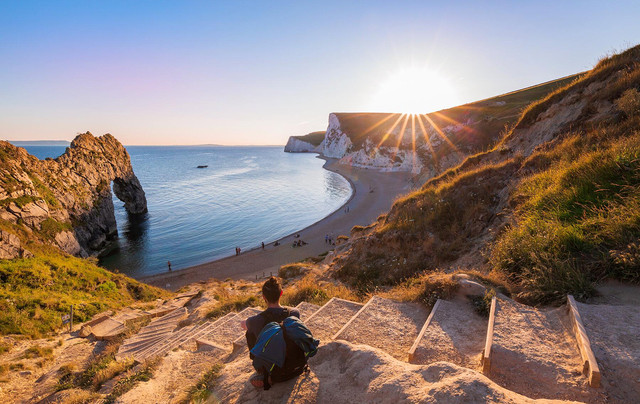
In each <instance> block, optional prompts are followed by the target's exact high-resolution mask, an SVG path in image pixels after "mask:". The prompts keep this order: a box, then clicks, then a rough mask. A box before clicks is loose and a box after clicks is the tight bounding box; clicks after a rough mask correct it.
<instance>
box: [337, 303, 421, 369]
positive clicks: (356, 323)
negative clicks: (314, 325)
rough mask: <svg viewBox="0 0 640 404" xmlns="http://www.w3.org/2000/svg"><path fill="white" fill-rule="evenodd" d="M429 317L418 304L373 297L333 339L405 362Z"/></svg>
mask: <svg viewBox="0 0 640 404" xmlns="http://www.w3.org/2000/svg"><path fill="white" fill-rule="evenodd" d="M428 314H429V312H428V310H427V309H426V308H425V307H424V306H422V305H421V304H418V303H404V302H397V301H394V300H390V299H385V298H382V297H379V296H373V297H372V298H371V299H370V300H369V301H368V302H367V303H366V304H365V305H364V306H362V308H361V309H360V310H359V311H358V312H357V313H356V314H355V315H354V316H353V317H352V318H351V319H350V320H349V321H348V322H347V323H346V324H345V325H344V326H343V327H342V328H341V329H340V330H339V331H338V332H337V333H336V334H335V335H334V336H333V339H342V340H345V341H349V342H352V343H355V344H366V345H369V346H372V347H374V348H378V349H381V350H383V351H385V352H387V353H388V354H390V355H391V356H393V357H395V358H396V359H399V360H403V361H406V360H407V359H408V352H409V348H410V347H411V346H412V345H413V343H414V342H415V340H416V337H417V336H418V334H419V333H420V330H421V329H422V326H423V325H424V322H425V321H426V319H427V317H428Z"/></svg>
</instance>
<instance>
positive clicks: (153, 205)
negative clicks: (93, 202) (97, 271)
mask: <svg viewBox="0 0 640 404" xmlns="http://www.w3.org/2000/svg"><path fill="white" fill-rule="evenodd" d="M26 149H27V150H28V151H29V152H30V153H31V154H33V155H34V156H36V157H38V158H40V159H43V158H46V157H57V156H59V155H60V154H62V153H64V150H65V148H64V147H56V146H27V147H26ZM127 150H128V151H129V154H130V155H131V164H132V165H133V169H134V171H135V173H136V175H137V176H138V179H139V180H140V183H141V184H142V187H143V188H144V190H145V193H146V195H147V202H148V207H149V213H148V214H147V215H145V216H144V217H143V218H142V219H139V218H133V217H131V218H130V217H128V214H127V212H126V211H125V210H124V208H123V203H122V202H120V201H119V200H118V199H116V198H115V197H114V206H115V213H116V220H117V222H118V233H119V237H118V240H117V243H116V244H117V245H116V248H115V249H114V251H113V252H112V253H111V254H109V255H107V256H106V257H103V258H102V259H101V260H100V263H101V265H103V266H105V267H106V268H109V269H116V268H117V269H118V270H120V271H121V272H123V273H126V274H128V275H131V276H136V277H139V276H143V275H151V274H154V273H159V272H165V271H166V270H167V261H169V260H170V261H171V264H172V268H173V269H180V268H184V267H187V266H191V265H196V264H201V263H204V262H207V261H210V260H213V259H217V258H222V257H224V256H228V255H233V254H234V253H235V250H234V249H235V247H240V248H242V249H243V250H247V249H250V248H254V247H257V246H259V245H260V243H261V242H262V241H264V242H265V243H267V242H270V241H274V240H276V239H278V238H280V237H283V236H285V235H287V234H291V233H293V232H295V231H296V230H299V229H302V228H304V227H306V226H308V225H310V224H312V223H314V222H316V221H318V220H320V219H322V218H323V217H325V216H327V215H328V214H330V213H331V212H333V211H334V210H336V209H338V208H339V207H340V206H341V205H342V204H343V203H344V202H346V201H347V199H348V198H349V197H350V195H351V187H350V186H349V183H348V182H347V181H346V180H345V179H344V178H343V177H341V176H340V175H338V174H335V173H332V172H330V171H327V170H324V169H323V168H322V165H323V164H324V161H323V160H320V159H318V158H316V157H315V155H312V154H304V153H284V152H283V151H282V147H279V146H278V147H208V146H206V147H205V146H194V147H190V146H175V147H174V146H170V147H169V146H166V147H165V146H129V147H127ZM198 165H208V166H209V167H208V168H200V169H199V168H197V166H198Z"/></svg>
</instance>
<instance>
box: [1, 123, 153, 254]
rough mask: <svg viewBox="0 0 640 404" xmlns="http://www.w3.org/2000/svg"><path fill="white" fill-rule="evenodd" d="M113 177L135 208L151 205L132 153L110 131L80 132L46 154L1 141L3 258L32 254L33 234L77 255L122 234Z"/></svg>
mask: <svg viewBox="0 0 640 404" xmlns="http://www.w3.org/2000/svg"><path fill="white" fill-rule="evenodd" d="M111 183H113V190H114V192H115V194H116V196H117V197H118V198H119V199H120V200H121V201H123V202H124V206H125V208H126V209H127V211H128V212H129V213H131V214H143V213H145V212H146V211H147V200H146V197H145V194H144V190H143V189H142V186H141V185H140V182H139V181H138V178H137V177H136V176H135V174H134V172H133V169H132V167H131V160H130V158H129V153H127V151H126V150H125V148H124V147H123V146H122V144H121V143H120V142H119V141H118V140H117V139H116V138H115V137H113V136H112V135H110V134H106V135H104V136H100V137H94V136H93V135H92V134H91V133H89V132H87V133H84V134H81V135H78V136H77V137H76V138H75V139H74V140H73V142H71V145H70V146H69V147H68V148H67V150H66V151H65V153H64V154H63V155H62V156H60V157H58V158H56V159H46V160H38V159H37V158H36V157H34V156H31V155H29V153H27V151H26V150H25V149H23V148H20V147H15V146H13V145H11V144H10V143H8V142H4V141H3V142H0V225H1V227H2V233H1V235H0V258H16V257H20V256H25V255H27V256H28V255H29V253H28V251H26V250H25V249H24V246H23V244H24V243H25V242H27V240H33V241H41V242H42V241H43V242H46V243H49V244H53V245H56V246H58V247H60V248H61V249H62V250H64V251H65V252H67V253H69V254H73V255H77V256H83V257H84V256H88V255H91V254H95V253H97V252H99V251H100V250H101V249H102V248H104V246H105V244H106V243H107V241H108V240H109V239H110V238H113V237H114V236H115V235H116V234H117V227H116V219H115V215H114V208H113V201H112V199H111V198H112V197H111ZM25 251H26V252H25Z"/></svg>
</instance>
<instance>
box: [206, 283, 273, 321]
mask: <svg viewBox="0 0 640 404" xmlns="http://www.w3.org/2000/svg"><path fill="white" fill-rule="evenodd" d="M215 298H216V299H217V300H218V303H217V304H216V305H215V307H214V308H213V309H212V310H210V311H209V312H208V313H207V314H206V317H207V318H208V319H213V320H215V319H217V318H219V317H222V316H224V315H225V314H227V313H230V312H232V311H240V310H242V309H244V308H247V307H254V306H259V307H264V300H263V299H262V298H261V297H260V296H259V295H258V294H256V293H245V292H241V293H236V294H231V293H229V291H228V290H227V289H221V290H220V293H218V294H217V295H216V296H215Z"/></svg>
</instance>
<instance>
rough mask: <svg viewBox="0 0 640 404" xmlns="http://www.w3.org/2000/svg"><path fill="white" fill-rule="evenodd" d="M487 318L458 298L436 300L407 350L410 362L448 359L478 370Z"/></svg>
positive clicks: (445, 360) (463, 298) (465, 299)
mask: <svg viewBox="0 0 640 404" xmlns="http://www.w3.org/2000/svg"><path fill="white" fill-rule="evenodd" d="M487 321H488V319H487V318H485V317H482V316H480V315H479V314H477V313H476V312H475V310H474V308H473V305H472V304H471V302H470V301H469V300H468V299H467V298H465V297H461V298H458V299H455V300H452V301H448V300H438V301H437V302H436V304H435V305H434V306H433V309H432V310H431V314H430V315H429V319H428V320H427V322H425V324H424V326H423V329H422V331H421V333H420V335H419V336H418V338H417V339H416V341H415V342H414V345H413V346H412V348H411V350H410V351H409V363H414V364H420V365H424V364H429V363H433V362H440V361H444V362H450V363H455V364H456V365H460V366H464V367H468V368H471V369H474V370H477V369H478V368H479V367H480V365H481V359H482V349H483V348H484V343H485V334H486V332H487Z"/></svg>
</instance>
